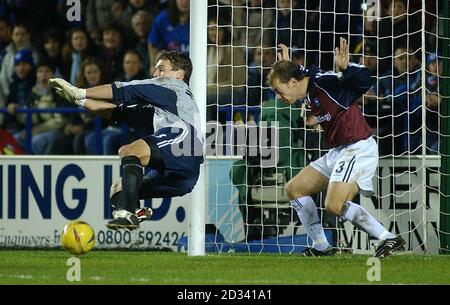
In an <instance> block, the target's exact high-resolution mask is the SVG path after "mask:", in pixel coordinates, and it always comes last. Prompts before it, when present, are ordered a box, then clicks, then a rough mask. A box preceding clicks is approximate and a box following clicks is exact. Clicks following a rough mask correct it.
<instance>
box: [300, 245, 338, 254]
mask: <svg viewBox="0 0 450 305" xmlns="http://www.w3.org/2000/svg"><path fill="white" fill-rule="evenodd" d="M335 253H336V250H335V249H333V248H332V247H331V246H329V247H328V248H326V249H325V250H323V251H319V250H316V249H314V248H312V247H311V248H306V249H305V250H303V252H301V253H300V255H301V256H333V255H334V254H335Z"/></svg>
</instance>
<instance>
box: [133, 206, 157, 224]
mask: <svg viewBox="0 0 450 305" xmlns="http://www.w3.org/2000/svg"><path fill="white" fill-rule="evenodd" d="M135 214H136V217H137V218H138V220H139V223H141V222H143V221H144V220H148V219H150V217H152V215H153V210H152V209H151V208H148V207H143V208H139V209H136V213H135Z"/></svg>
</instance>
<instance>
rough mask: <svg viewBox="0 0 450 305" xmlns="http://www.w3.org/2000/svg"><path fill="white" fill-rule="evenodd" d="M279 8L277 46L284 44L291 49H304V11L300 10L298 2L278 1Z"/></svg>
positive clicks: (289, 0)
mask: <svg viewBox="0 0 450 305" xmlns="http://www.w3.org/2000/svg"><path fill="white" fill-rule="evenodd" d="M291 5H292V6H291ZM277 8H278V10H277V12H278V15H277V19H276V20H277V24H276V26H277V36H276V37H277V41H276V43H277V45H278V44H280V43H282V44H285V45H286V46H289V47H297V48H299V47H304V45H305V42H304V41H305V31H304V28H305V11H304V9H303V10H301V9H300V6H299V5H298V4H297V1H296V0H292V1H291V0H278V1H277Z"/></svg>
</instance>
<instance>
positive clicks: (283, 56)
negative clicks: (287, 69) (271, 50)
mask: <svg viewBox="0 0 450 305" xmlns="http://www.w3.org/2000/svg"><path fill="white" fill-rule="evenodd" d="M278 47H279V48H281V51H280V52H278V54H277V56H278V60H290V59H289V49H288V47H287V46H286V45H284V44H282V43H280V44H278Z"/></svg>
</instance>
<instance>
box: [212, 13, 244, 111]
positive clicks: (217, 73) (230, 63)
mask: <svg viewBox="0 0 450 305" xmlns="http://www.w3.org/2000/svg"><path fill="white" fill-rule="evenodd" d="M224 23H225V22H224V21H223V20H219V24H217V20H216V19H215V18H211V19H210V20H209V22H208V50H207V52H208V55H207V56H208V61H207V75H208V77H207V93H208V96H207V103H208V119H217V113H216V111H217V108H216V107H217V105H230V104H233V105H237V104H243V103H245V100H244V94H243V93H244V86H245V50H244V48H241V47H235V46H233V45H230V44H231V42H230V36H231V34H230V31H229V27H227V26H223V25H224Z"/></svg>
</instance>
